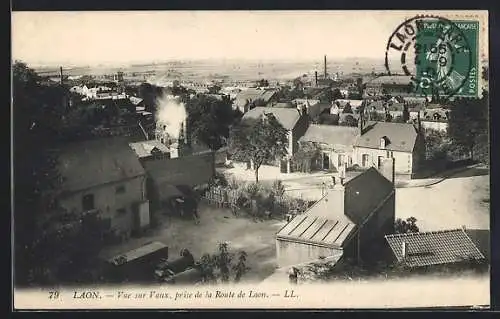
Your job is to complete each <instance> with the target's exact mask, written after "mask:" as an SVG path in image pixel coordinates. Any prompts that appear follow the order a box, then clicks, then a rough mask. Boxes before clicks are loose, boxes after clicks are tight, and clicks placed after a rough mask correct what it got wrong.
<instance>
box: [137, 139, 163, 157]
mask: <svg viewBox="0 0 500 319" xmlns="http://www.w3.org/2000/svg"><path fill="white" fill-rule="evenodd" d="M129 146H130V148H132V149H133V150H134V152H135V153H136V154H137V156H138V157H139V158H143V157H148V156H151V155H152V154H151V151H152V150H153V148H155V147H156V148H157V149H158V150H160V151H162V152H163V153H168V152H170V149H169V148H168V147H167V146H166V145H165V144H163V143H161V142H160V141H157V140H149V141H141V142H136V143H130V144H129Z"/></svg>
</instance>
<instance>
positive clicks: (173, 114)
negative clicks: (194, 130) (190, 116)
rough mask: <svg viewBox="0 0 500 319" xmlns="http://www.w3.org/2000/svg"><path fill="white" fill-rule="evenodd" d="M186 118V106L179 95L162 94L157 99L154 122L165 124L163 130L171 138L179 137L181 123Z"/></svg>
mask: <svg viewBox="0 0 500 319" xmlns="http://www.w3.org/2000/svg"><path fill="white" fill-rule="evenodd" d="M186 119H187V113H186V108H185V105H184V103H182V102H181V101H180V100H179V97H174V96H171V95H165V94H164V95H162V96H161V97H160V98H159V99H158V110H157V111H156V122H157V125H158V126H160V125H161V127H163V126H166V128H165V130H166V132H167V133H168V135H169V136H170V137H171V138H174V139H178V138H179V133H180V132H181V129H182V125H183V123H184V125H185V122H186Z"/></svg>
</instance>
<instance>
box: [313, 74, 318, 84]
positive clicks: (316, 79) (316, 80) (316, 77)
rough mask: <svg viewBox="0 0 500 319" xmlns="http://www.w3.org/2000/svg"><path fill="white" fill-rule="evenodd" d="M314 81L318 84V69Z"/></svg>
mask: <svg viewBox="0 0 500 319" xmlns="http://www.w3.org/2000/svg"><path fill="white" fill-rule="evenodd" d="M314 83H316V86H318V71H314Z"/></svg>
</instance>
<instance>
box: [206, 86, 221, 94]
mask: <svg viewBox="0 0 500 319" xmlns="http://www.w3.org/2000/svg"><path fill="white" fill-rule="evenodd" d="M220 90H221V87H220V85H217V84H214V85H212V86H210V87H209V88H208V93H210V94H218V93H219V92H220Z"/></svg>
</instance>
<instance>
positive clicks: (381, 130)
mask: <svg viewBox="0 0 500 319" xmlns="http://www.w3.org/2000/svg"><path fill="white" fill-rule="evenodd" d="M417 136H418V133H417V130H416V128H415V126H413V124H406V123H392V122H369V123H367V124H366V129H365V131H364V132H363V135H361V136H359V137H358V138H357V140H356V142H355V146H357V147H366V148H375V149H378V148H379V147H380V139H381V138H382V137H385V138H386V141H387V142H388V143H386V147H385V149H387V150H391V151H400V152H412V151H413V148H414V147H415V143H416V141H417Z"/></svg>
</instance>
